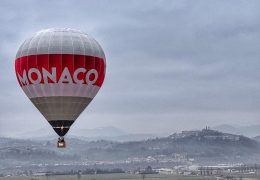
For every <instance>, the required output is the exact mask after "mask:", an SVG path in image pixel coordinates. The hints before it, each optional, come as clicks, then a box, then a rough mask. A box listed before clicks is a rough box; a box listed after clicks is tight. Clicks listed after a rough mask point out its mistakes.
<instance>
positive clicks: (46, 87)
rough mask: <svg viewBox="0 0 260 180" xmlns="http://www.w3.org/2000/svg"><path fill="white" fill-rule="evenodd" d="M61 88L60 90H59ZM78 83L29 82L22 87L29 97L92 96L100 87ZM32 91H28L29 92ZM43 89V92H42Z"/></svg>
mask: <svg viewBox="0 0 260 180" xmlns="http://www.w3.org/2000/svg"><path fill="white" fill-rule="evenodd" d="M61 88H62V90H61ZM78 88H79V85H78V84H64V83H63V84H62V85H61V84H59V83H52V84H36V85H35V84H30V85H27V86H23V87H22V89H23V91H24V92H25V94H26V95H27V96H28V97H29V98H35V97H50V96H75V97H88V98H94V97H95V96H96V94H97V93H98V91H99V89H100V87H99V86H95V85H86V84H82V85H80V88H81V89H80V91H79V90H78ZM28 91H29V92H33V93H29V92H28ZM43 91H44V92H43Z"/></svg>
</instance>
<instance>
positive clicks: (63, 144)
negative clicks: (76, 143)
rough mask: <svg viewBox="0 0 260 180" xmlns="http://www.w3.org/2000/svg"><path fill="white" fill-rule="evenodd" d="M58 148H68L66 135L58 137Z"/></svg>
mask: <svg viewBox="0 0 260 180" xmlns="http://www.w3.org/2000/svg"><path fill="white" fill-rule="evenodd" d="M57 148H66V142H65V140H64V137H59V138H58V142H57Z"/></svg>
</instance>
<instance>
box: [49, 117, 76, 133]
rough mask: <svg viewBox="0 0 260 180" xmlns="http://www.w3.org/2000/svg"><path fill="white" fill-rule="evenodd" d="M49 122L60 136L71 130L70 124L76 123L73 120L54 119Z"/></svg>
mask: <svg viewBox="0 0 260 180" xmlns="http://www.w3.org/2000/svg"><path fill="white" fill-rule="evenodd" d="M48 122H49V123H50V125H51V126H52V128H53V129H54V131H55V132H56V133H57V134H58V135H59V136H60V137H63V136H65V135H66V134H67V132H68V131H69V129H70V126H71V125H72V124H73V123H74V121H72V120H52V121H48Z"/></svg>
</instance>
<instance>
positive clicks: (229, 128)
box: [212, 124, 260, 137]
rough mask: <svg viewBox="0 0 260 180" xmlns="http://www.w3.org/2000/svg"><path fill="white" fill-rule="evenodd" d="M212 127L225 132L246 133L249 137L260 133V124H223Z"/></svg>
mask: <svg viewBox="0 0 260 180" xmlns="http://www.w3.org/2000/svg"><path fill="white" fill-rule="evenodd" d="M212 129H214V130H217V131H221V132H225V133H231V134H238V135H244V136H247V137H255V136H258V135H260V125H251V126H238V125H228V124H222V125H219V126H215V127H212Z"/></svg>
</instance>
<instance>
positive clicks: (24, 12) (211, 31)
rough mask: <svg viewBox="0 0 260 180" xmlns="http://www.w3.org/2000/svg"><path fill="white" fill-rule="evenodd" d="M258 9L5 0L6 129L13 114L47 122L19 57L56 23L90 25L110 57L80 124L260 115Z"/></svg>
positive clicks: (228, 3) (213, 120)
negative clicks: (20, 76) (30, 40)
mask: <svg viewBox="0 0 260 180" xmlns="http://www.w3.org/2000/svg"><path fill="white" fill-rule="evenodd" d="M259 7H260V3H259V1H254V0H252V1H243V0H220V1H213V0H212V1H211V0H210V1H207V0H199V1H188V0H184V1H177V0H176V1H163V0H158V1H153V2H151V1H131V2H126V1H99V0H98V1H83V0H82V1H70V0H67V1H54V0H48V1H32V0H31V1H30V0H27V1H7V0H6V1H1V3H0V12H1V15H0V23H1V25H2V26H1V27H0V46H1V48H0V59H1V62H2V64H1V66H2V71H1V72H0V83H1V85H3V84H4V86H2V87H1V89H0V92H1V94H2V97H1V98H0V99H1V101H2V102H3V103H2V104H1V105H0V109H1V110H0V130H2V131H4V128H6V127H7V126H8V124H9V123H8V122H7V121H6V118H8V117H9V118H10V122H12V123H14V124H15V123H17V124H20V122H21V121H26V123H27V125H28V126H27V127H28V128H30V127H34V126H36V125H38V126H42V125H44V124H45V122H44V123H43V122H40V121H41V120H43V117H42V116H41V115H40V113H38V112H37V110H36V109H35V108H34V107H33V106H32V105H31V104H30V102H29V101H26V100H25V99H26V97H25V95H23V94H22V92H21V89H19V87H18V84H17V82H16V81H17V80H16V78H15V74H14V67H13V62H14V57H15V54H16V51H17V49H18V47H19V45H20V44H21V43H22V41H23V40H24V39H26V38H27V37H28V36H30V35H31V34H32V33H34V32H35V31H38V30H40V29H43V28H49V27H73V28H76V29H80V30H82V31H86V32H87V33H89V34H91V35H93V36H94V37H95V38H96V39H97V40H98V41H99V42H100V44H101V45H102V46H103V48H104V50H105V53H106V57H107V75H106V79H105V83H104V86H103V87H102V89H101V91H100V92H99V94H98V95H97V97H96V98H95V100H94V101H93V102H92V103H91V105H90V106H89V107H88V109H87V110H86V111H85V112H84V113H83V114H82V115H81V116H80V118H79V123H78V125H75V127H74V128H77V127H80V126H87V125H88V126H90V127H95V126H98V125H100V126H102V125H107V124H108V123H110V124H111V125H114V126H117V127H122V128H126V127H128V126H129V128H130V130H133V131H139V132H142V131H143V132H152V131H157V126H159V125H160V131H162V132H163V131H164V130H165V131H170V130H171V129H170V127H171V126H169V125H167V124H171V125H174V126H175V125H176V124H178V125H177V126H175V127H176V128H177V129H176V128H172V130H179V129H185V128H187V127H186V126H187V123H188V122H191V123H189V127H188V128H192V127H194V128H196V127H198V128H199V127H201V126H204V125H206V124H207V125H214V124H217V123H240V124H241V123H243V122H244V121H247V122H249V123H251V124H253V123H258V120H259V113H258V111H259V108H260V101H259V99H260V93H259V92H260V91H259V90H260V85H259V78H260V77H259V76H260V74H259V70H258V69H259V66H260V61H259V58H260V51H259V49H260V44H259V39H260V31H259V30H260V22H259V18H260V12H259V10H258V9H259ZM30 113H31V114H32V115H31V116H32V117H31V118H30V116H29V115H28V114H30ZM37 118H39V119H37ZM35 119H37V120H38V121H36V120H35ZM161 121H163V122H165V123H161ZM147 122H152V123H153V124H152V125H151V126H141V125H143V124H145V123H147ZM192 122H194V123H192ZM163 124H165V125H163ZM138 127H143V129H141V128H138ZM0 134H1V133H0Z"/></svg>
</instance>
